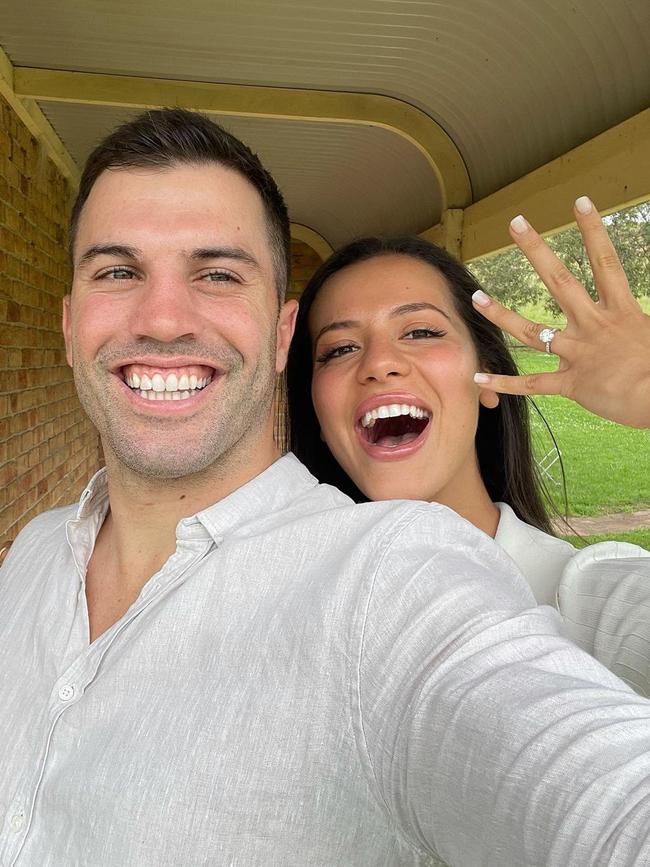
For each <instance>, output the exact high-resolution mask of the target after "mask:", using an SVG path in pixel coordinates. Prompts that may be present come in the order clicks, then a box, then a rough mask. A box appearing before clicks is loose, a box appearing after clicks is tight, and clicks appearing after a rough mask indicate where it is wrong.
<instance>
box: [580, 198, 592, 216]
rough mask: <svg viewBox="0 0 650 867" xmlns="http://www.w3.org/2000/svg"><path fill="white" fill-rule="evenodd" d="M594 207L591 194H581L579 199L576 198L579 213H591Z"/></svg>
mask: <svg viewBox="0 0 650 867" xmlns="http://www.w3.org/2000/svg"><path fill="white" fill-rule="evenodd" d="M593 209H594V206H593V204H592V201H591V199H590V198H589V196H580V198H579V199H576V211H577V212H578V213H579V214H590V213H591V212H592V211H593Z"/></svg>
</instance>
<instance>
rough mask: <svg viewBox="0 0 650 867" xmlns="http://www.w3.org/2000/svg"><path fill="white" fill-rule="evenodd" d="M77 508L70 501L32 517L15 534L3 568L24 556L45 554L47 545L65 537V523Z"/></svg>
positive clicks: (74, 514) (32, 556) (31, 556)
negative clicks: (69, 503)
mask: <svg viewBox="0 0 650 867" xmlns="http://www.w3.org/2000/svg"><path fill="white" fill-rule="evenodd" d="M78 508H79V504H78V503H72V504H71V505H68V506H59V507H57V508H56V509H49V510H48V511H47V512H42V513H41V514H40V515H37V516H36V517H35V518H32V520H31V521H30V522H29V523H28V524H26V525H25V526H24V527H23V529H22V530H21V531H20V533H19V534H18V535H17V536H16V539H15V540H14V542H13V544H12V545H11V548H10V549H9V553H8V554H7V556H6V558H5V561H4V563H3V566H2V568H3V570H5V569H9V568H10V567H11V566H12V565H15V564H16V563H17V562H18V560H20V559H22V558H23V557H25V556H28V557H30V559H32V560H33V558H34V557H42V556H46V552H47V548H48V546H49V545H51V544H56V545H58V544H60V543H61V541H63V540H64V539H65V525H66V523H67V522H68V521H69V520H71V519H72V518H74V517H75V516H76V514H77V510H78Z"/></svg>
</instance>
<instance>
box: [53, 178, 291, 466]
mask: <svg viewBox="0 0 650 867" xmlns="http://www.w3.org/2000/svg"><path fill="white" fill-rule="evenodd" d="M73 256H74V278H73V284H72V293H71V295H70V296H69V297H68V298H67V299H66V301H65V304H64V313H63V330H64V335H65V342H66V349H67V357H68V363H69V364H70V365H71V366H72V367H73V370H74V376H75V382H76V386H77V390H78V392H79V397H80V400H81V402H82V404H83V406H84V408H85V410H86V412H87V413H88V415H89V416H90V418H91V419H92V421H93V422H94V424H95V425H96V427H97V428H98V430H99V432H100V434H101V437H102V442H103V446H104V450H105V453H106V457H107V460H110V457H111V455H114V456H115V457H116V458H117V460H118V461H119V462H120V463H122V464H123V465H125V466H126V467H128V468H130V469H131V470H132V471H134V472H136V473H138V474H140V475H143V476H148V477H152V478H160V479H170V478H180V477H185V476H191V475H194V474H197V473H201V472H202V471H204V470H206V469H207V468H209V467H212V466H216V465H218V464H221V465H223V466H228V461H229V460H231V461H238V460H239V461H241V460H242V459H244V460H245V458H246V456H247V455H248V454H250V453H251V450H253V449H257V448H259V447H260V446H261V445H262V444H263V445H265V446H266V447H268V440H269V438H270V430H271V423H270V416H271V405H272V399H273V389H274V383H275V376H276V372H277V371H279V370H281V369H282V367H283V366H284V363H285V360H286V353H287V350H288V344H289V341H290V339H291V332H292V327H293V319H294V316H295V309H294V308H295V302H294V303H289V304H287V305H285V307H284V308H283V309H282V311H281V312H280V317H279V319H278V310H277V307H278V302H277V294H276V288H275V283H274V274H273V264H272V255H271V249H270V244H269V233H268V228H267V223H266V219H265V215H264V210H263V206H262V202H261V199H260V198H259V196H258V194H257V192H256V191H255V189H254V188H253V187H252V186H251V185H250V184H249V183H248V182H247V181H246V180H245V179H244V178H243V177H241V176H240V175H239V174H237V173H236V172H234V171H231V170H230V169H227V168H224V167H222V166H218V165H213V164H210V165H189V166H188V165H182V166H174V167H172V168H165V169H155V170H154V169H118V170H109V171H105V172H104V173H103V174H102V175H100V177H99V178H98V180H97V182H96V183H95V185H94V187H93V189H92V191H91V193H90V196H89V197H88V200H87V202H86V204H85V205H84V208H83V211H82V213H81V218H80V221H79V227H78V232H77V238H76V243H75V249H74V252H73Z"/></svg>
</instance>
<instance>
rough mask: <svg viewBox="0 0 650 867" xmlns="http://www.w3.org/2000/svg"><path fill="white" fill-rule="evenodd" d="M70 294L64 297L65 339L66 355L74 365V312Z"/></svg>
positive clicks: (63, 323)
mask: <svg viewBox="0 0 650 867" xmlns="http://www.w3.org/2000/svg"><path fill="white" fill-rule="evenodd" d="M70 303H71V301H70V295H66V296H65V298H64V299H63V321H62V328H63V339H64V340H65V357H66V359H67V361H68V364H69V365H70V367H72V312H71V310H70Z"/></svg>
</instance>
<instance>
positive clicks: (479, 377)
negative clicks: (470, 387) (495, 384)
mask: <svg viewBox="0 0 650 867" xmlns="http://www.w3.org/2000/svg"><path fill="white" fill-rule="evenodd" d="M489 381H490V377H489V376H488V375H487V373H475V374H474V382H475V383H476V384H477V385H485V384H486V383H487V382H489Z"/></svg>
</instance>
